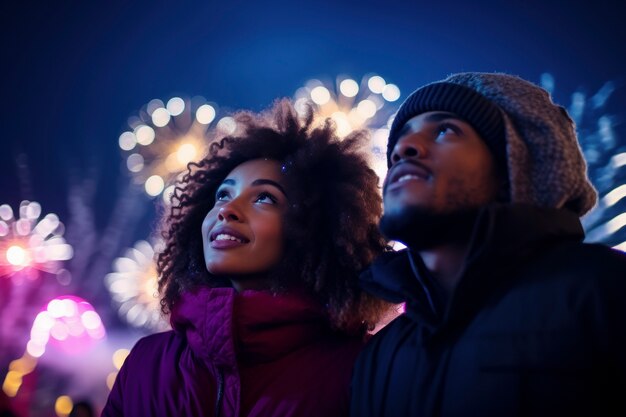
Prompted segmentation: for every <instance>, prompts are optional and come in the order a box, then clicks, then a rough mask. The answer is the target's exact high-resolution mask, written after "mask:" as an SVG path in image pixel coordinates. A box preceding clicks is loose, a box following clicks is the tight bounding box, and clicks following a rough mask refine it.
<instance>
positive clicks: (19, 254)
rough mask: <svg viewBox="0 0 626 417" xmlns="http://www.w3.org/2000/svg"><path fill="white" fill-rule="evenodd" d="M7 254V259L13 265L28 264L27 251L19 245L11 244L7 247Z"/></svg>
mask: <svg viewBox="0 0 626 417" xmlns="http://www.w3.org/2000/svg"><path fill="white" fill-rule="evenodd" d="M6 256H7V261H9V263H10V264H11V265H15V266H22V267H23V266H26V265H28V261H29V259H28V257H27V252H26V251H25V250H24V249H23V248H21V247H19V246H17V245H14V246H11V247H10V248H9V249H7V252H6Z"/></svg>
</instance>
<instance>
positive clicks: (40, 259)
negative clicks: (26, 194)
mask: <svg viewBox="0 0 626 417" xmlns="http://www.w3.org/2000/svg"><path fill="white" fill-rule="evenodd" d="M18 215H19V217H18V218H16V217H15V216H14V214H13V210H12V209H11V206H9V205H7V204H3V205H1V206H0V276H7V275H13V274H15V273H17V272H21V273H25V274H27V275H28V276H29V277H31V278H33V277H37V276H38V273H37V271H45V272H49V273H52V274H55V275H57V277H59V276H61V275H62V276H65V275H66V274H67V271H66V270H64V269H63V262H64V261H67V260H68V259H71V258H72V255H73V250H72V247H71V246H70V245H68V244H67V243H66V242H65V239H64V238H63V232H64V226H63V223H61V222H60V221H59V218H58V216H57V215H56V214H53V213H50V214H47V215H46V216H44V217H43V218H42V219H40V216H41V206H40V205H39V203H37V202H34V201H22V203H21V204H20V208H19V214H18Z"/></svg>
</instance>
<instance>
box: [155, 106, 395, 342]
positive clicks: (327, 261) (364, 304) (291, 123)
mask: <svg viewBox="0 0 626 417" xmlns="http://www.w3.org/2000/svg"><path fill="white" fill-rule="evenodd" d="M235 119H236V120H237V123H238V126H239V129H240V131H241V132H242V133H241V134H236V135H231V136H226V137H215V138H214V139H213V140H212V141H211V144H210V146H209V152H208V155H207V156H206V157H205V158H204V159H203V160H201V161H200V162H198V163H191V164H189V166H188V172H187V173H186V175H185V176H184V177H183V179H182V181H181V183H180V184H179V186H178V187H177V188H176V190H175V192H174V196H173V199H172V201H173V204H172V208H171V211H170V212H169V215H168V216H166V217H165V218H164V220H163V223H162V230H163V231H162V235H163V237H164V238H165V249H164V250H163V251H162V252H161V253H160V254H159V255H158V259H157V268H158V272H159V277H160V278H159V292H160V294H161V306H162V310H163V312H164V313H165V314H168V313H169V312H170V311H172V308H173V307H174V305H175V304H176V302H177V301H178V300H179V298H180V295H181V294H182V292H184V291H188V290H191V289H193V288H196V287H198V286H212V287H221V286H231V284H230V281H229V280H228V279H227V277H223V276H215V275H212V274H210V273H209V272H208V271H207V269H206V267H205V264H204V254H203V246H202V235H201V232H200V228H201V224H202V221H203V220H204V217H205V216H206V214H207V213H208V211H209V210H210V209H211V208H212V207H213V206H214V204H215V193H216V191H217V189H218V187H219V186H220V184H221V183H222V181H223V180H224V179H225V178H226V176H227V175H228V174H229V173H230V172H231V171H232V170H233V169H234V168H235V167H237V166H238V165H240V164H242V163H243V162H246V161H249V160H253V159H260V158H266V159H271V160H275V161H278V162H279V163H280V165H281V174H282V175H284V181H285V185H286V190H287V194H288V196H289V207H288V209H287V212H286V214H285V219H284V222H285V231H284V234H285V236H284V239H285V243H286V244H285V245H284V247H285V253H284V256H283V260H282V261H281V262H280V263H279V265H278V266H276V267H275V268H274V270H273V271H272V272H271V282H272V283H273V284H272V285H273V287H272V290H273V291H274V292H281V291H284V290H285V289H286V288H293V287H294V286H296V287H298V288H300V289H302V290H304V291H306V292H307V293H308V294H310V295H311V296H313V297H314V298H316V299H317V300H318V301H319V302H320V303H321V304H322V305H323V306H325V308H326V311H327V314H328V317H329V319H330V322H331V324H332V325H333V326H334V327H335V328H337V329H339V330H342V331H346V332H349V333H355V332H359V331H362V330H364V329H365V328H369V329H371V328H372V327H373V326H374V325H375V324H376V322H377V321H378V319H379V318H380V317H381V315H382V314H383V313H384V312H385V311H386V310H387V308H388V306H389V305H388V304H387V303H385V302H383V301H381V300H379V299H376V298H373V297H372V296H370V295H368V294H366V293H364V292H362V291H361V290H360V289H359V286H358V275H359V272H360V271H361V270H362V269H363V268H365V267H366V266H367V265H368V264H369V263H370V262H371V261H372V260H373V259H374V257H375V256H377V255H378V254H380V253H381V252H384V251H386V250H389V246H388V245H387V242H386V240H385V239H384V238H383V236H382V235H381V233H380V232H379V230H378V226H377V225H378V221H379V219H380V216H381V214H382V200H381V197H380V193H379V191H378V177H377V175H376V174H375V173H374V171H373V170H372V169H370V168H369V166H368V164H367V161H366V159H365V158H364V156H363V155H361V154H360V153H359V149H360V148H361V146H362V145H363V142H364V141H365V140H366V139H367V136H366V134H365V133H364V132H362V131H360V132H354V133H352V134H351V135H349V136H348V137H346V138H345V139H343V140H340V139H339V138H338V136H337V134H336V132H335V127H334V125H333V124H332V123H331V121H330V120H326V122H325V123H324V124H323V125H322V126H320V127H313V113H312V111H311V110H309V111H308V113H307V115H306V116H305V117H304V118H300V117H299V116H298V114H297V112H296V111H295V109H294V107H293V105H292V104H291V102H289V101H288V100H286V99H284V100H280V101H278V102H276V104H275V105H274V106H273V108H272V109H271V111H269V112H267V113H262V114H253V113H247V112H242V113H239V114H237V115H236V116H235Z"/></svg>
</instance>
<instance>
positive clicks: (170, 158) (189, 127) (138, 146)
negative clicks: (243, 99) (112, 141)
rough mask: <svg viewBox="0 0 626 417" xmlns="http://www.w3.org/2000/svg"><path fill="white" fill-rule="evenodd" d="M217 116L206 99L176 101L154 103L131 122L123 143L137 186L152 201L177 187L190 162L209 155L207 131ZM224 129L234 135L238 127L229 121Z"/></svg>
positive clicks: (132, 118)
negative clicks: (178, 180) (142, 189)
mask: <svg viewBox="0 0 626 417" xmlns="http://www.w3.org/2000/svg"><path fill="white" fill-rule="evenodd" d="M217 115H218V107H217V106H215V105H214V104H209V103H207V102H206V101H205V100H204V99H203V98H202V97H194V98H193V99H186V98H183V97H172V98H170V99H169V100H167V104H163V101H161V100H158V99H155V100H151V101H150V102H149V103H148V104H147V105H146V108H145V109H142V110H140V111H139V113H138V115H137V116H132V117H130V118H129V121H128V123H129V127H130V130H129V131H127V132H124V133H122V134H121V135H120V139H119V147H120V149H121V151H122V154H123V158H124V160H125V164H126V168H127V169H128V172H129V173H130V174H131V176H132V181H133V183H135V184H137V185H141V186H143V188H144V190H145V191H146V194H147V195H149V196H151V197H156V196H158V195H159V194H160V193H161V192H162V191H163V189H164V188H165V187H166V186H170V185H173V184H175V183H176V181H177V179H178V177H179V174H181V173H182V172H184V171H186V169H187V164H188V163H189V162H193V161H196V160H199V159H201V158H202V157H203V156H204V155H205V154H206V151H207V148H208V141H209V139H208V138H209V135H208V131H207V129H209V125H210V124H211V123H212V122H213V120H214V119H215V118H216V116H217ZM221 120H224V117H222V119H221ZM220 128H222V129H226V130H227V132H234V131H235V129H236V123H235V122H234V119H232V118H227V119H226V120H225V121H223V122H222V123H221V124H220ZM159 178H160V180H159ZM148 181H149V183H148V184H147V182H148ZM161 182H162V183H163V184H162V185H161Z"/></svg>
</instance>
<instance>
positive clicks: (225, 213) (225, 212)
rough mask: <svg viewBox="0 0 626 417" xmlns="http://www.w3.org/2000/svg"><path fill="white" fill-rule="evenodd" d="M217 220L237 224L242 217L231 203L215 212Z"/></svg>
mask: <svg viewBox="0 0 626 417" xmlns="http://www.w3.org/2000/svg"><path fill="white" fill-rule="evenodd" d="M217 219H218V220H220V221H226V220H228V221H235V222H238V221H240V220H241V219H242V216H241V213H240V212H239V211H238V210H237V208H236V207H235V206H234V205H233V204H232V201H231V202H229V203H227V204H225V205H223V206H222V207H220V209H219V210H218V211H217Z"/></svg>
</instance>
